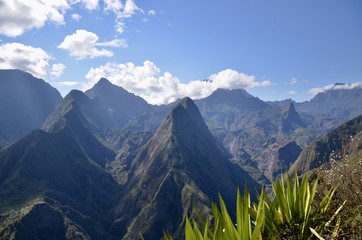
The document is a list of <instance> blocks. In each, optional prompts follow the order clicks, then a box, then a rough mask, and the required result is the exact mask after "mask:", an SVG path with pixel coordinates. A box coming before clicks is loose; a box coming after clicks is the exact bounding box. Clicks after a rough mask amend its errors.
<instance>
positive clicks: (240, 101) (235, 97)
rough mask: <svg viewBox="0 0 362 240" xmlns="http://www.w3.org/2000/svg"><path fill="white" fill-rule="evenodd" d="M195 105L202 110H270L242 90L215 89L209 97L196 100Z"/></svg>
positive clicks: (267, 106)
mask: <svg viewBox="0 0 362 240" xmlns="http://www.w3.org/2000/svg"><path fill="white" fill-rule="evenodd" d="M197 104H198V106H199V107H202V108H210V107H217V108H220V107H221V108H222V107H227V108H234V109H237V110H240V111H258V110H264V109H267V108H270V106H269V105H268V104H267V103H265V102H264V101H262V100H260V99H259V98H257V97H254V96H252V95H250V94H249V93H248V92H247V91H245V90H244V89H232V90H229V89H217V90H216V91H214V92H213V93H212V94H211V95H210V96H208V97H206V98H204V99H201V100H198V101H197Z"/></svg>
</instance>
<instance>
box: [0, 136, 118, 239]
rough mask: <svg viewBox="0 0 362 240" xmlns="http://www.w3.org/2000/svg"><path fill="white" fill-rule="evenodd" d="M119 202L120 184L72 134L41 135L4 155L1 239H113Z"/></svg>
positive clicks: (1, 166)
mask: <svg viewBox="0 0 362 240" xmlns="http://www.w3.org/2000/svg"><path fill="white" fill-rule="evenodd" d="M115 196H117V184H116V182H115V181H114V179H113V178H112V177H111V176H110V175H109V174H108V173H106V172H105V171H104V170H102V169H101V168H100V167H98V166H97V165H95V164H94V163H93V162H92V161H91V160H90V159H88V157H87V156H86V155H85V154H84V151H83V149H82V148H81V147H80V146H79V144H78V143H77V140H76V139H75V138H73V136H72V134H71V133H70V132H68V131H61V132H58V133H46V132H43V131H42V130H36V131H34V132H32V133H31V134H29V135H28V136H27V137H25V138H24V139H22V140H21V141H19V142H17V143H15V144H13V145H12V146H11V147H9V148H8V149H6V150H5V151H3V152H2V153H0V236H1V238H4V239H111V237H110V235H109V234H107V228H106V226H107V225H109V223H107V222H108V221H109V220H108V219H107V214H108V210H109V209H111V208H112V206H113V201H114V197H115ZM10 236H12V237H10ZM82 236H83V237H84V236H85V237H84V238H82Z"/></svg>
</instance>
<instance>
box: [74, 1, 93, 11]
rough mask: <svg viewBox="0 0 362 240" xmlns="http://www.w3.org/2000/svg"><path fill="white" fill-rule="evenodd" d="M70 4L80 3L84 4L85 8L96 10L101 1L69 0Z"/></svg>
mask: <svg viewBox="0 0 362 240" xmlns="http://www.w3.org/2000/svg"><path fill="white" fill-rule="evenodd" d="M69 2H70V4H72V5H74V4H77V3H80V4H82V5H83V6H84V8H86V9H88V10H95V9H97V8H98V4H99V1H98V0H69Z"/></svg>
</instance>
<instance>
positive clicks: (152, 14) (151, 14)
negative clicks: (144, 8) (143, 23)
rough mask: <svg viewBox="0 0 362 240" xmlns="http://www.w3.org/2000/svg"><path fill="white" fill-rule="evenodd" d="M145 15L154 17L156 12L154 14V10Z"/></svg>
mask: <svg viewBox="0 0 362 240" xmlns="http://www.w3.org/2000/svg"><path fill="white" fill-rule="evenodd" d="M147 15H150V16H154V15H156V12H155V10H150V11H148V12H147Z"/></svg>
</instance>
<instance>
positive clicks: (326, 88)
mask: <svg viewBox="0 0 362 240" xmlns="http://www.w3.org/2000/svg"><path fill="white" fill-rule="evenodd" d="M354 88H362V82H355V83H343V84H330V85H327V86H324V87H317V88H312V89H310V90H309V91H308V92H309V94H310V95H312V96H315V95H317V94H318V93H322V92H327V91H331V90H340V89H354Z"/></svg>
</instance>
